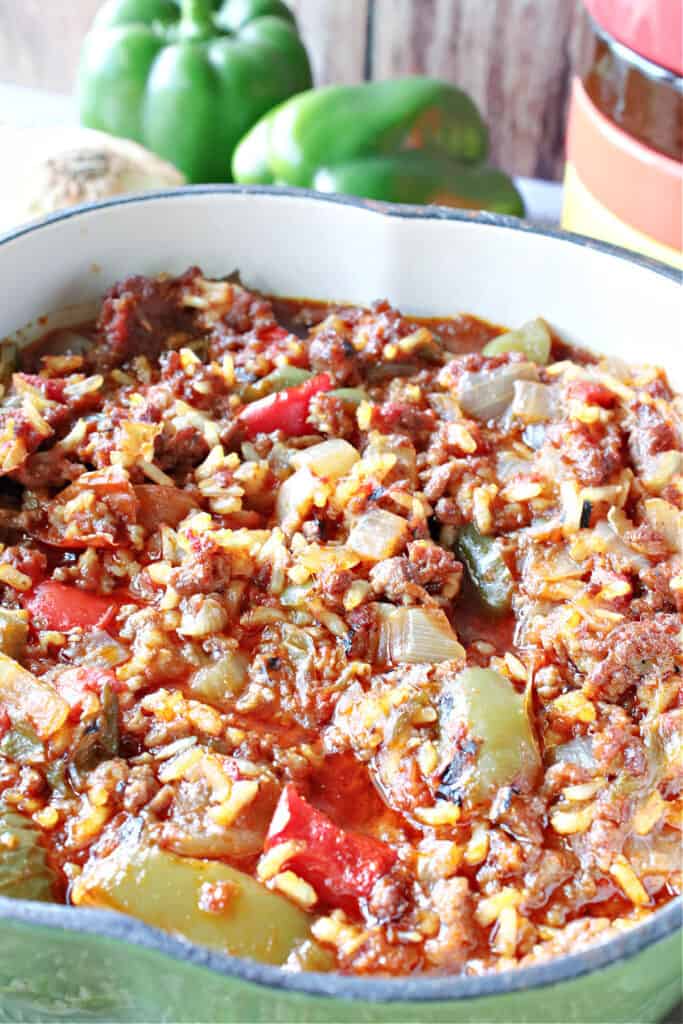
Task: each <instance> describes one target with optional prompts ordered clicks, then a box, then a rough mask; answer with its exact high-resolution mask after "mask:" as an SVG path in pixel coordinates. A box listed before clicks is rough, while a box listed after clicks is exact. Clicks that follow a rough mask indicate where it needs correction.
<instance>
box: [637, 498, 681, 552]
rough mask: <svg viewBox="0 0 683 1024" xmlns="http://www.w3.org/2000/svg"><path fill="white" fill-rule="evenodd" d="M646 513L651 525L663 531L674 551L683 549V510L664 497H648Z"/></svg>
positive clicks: (659, 531)
mask: <svg viewBox="0 0 683 1024" xmlns="http://www.w3.org/2000/svg"><path fill="white" fill-rule="evenodd" d="M645 515H646V516H647V519H648V522H649V523H650V525H651V526H652V527H653V529H655V530H656V531H657V533H661V535H662V537H664V538H665V539H666V542H667V544H668V545H669V547H670V548H671V550H672V551H681V550H682V549H683V512H681V511H680V510H679V509H677V508H676V506H675V505H672V504H671V503H670V502H668V501H664V500H663V499H662V498H648V499H647V501H646V502H645Z"/></svg>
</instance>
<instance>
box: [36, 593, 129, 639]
mask: <svg viewBox="0 0 683 1024" xmlns="http://www.w3.org/2000/svg"><path fill="white" fill-rule="evenodd" d="M120 602H121V598H120V597H116V596H114V595H113V594H112V595H109V596H107V597H100V595H99V594H90V593H89V592H88V591H87V590H81V589H80V588H79V587H70V586H69V585H68V584H66V583H57V582H56V581H54V580H47V581H46V582H45V583H40V584H39V585H38V586H37V587H36V588H35V590H33V591H31V593H30V594H29V595H28V596H27V598H26V599H25V601H24V604H25V607H26V608H27V609H28V612H29V614H30V615H31V620H32V622H34V623H35V625H36V626H37V627H38V629H54V630H57V631H58V632H60V633H63V632H67V631H68V630H70V629H75V628H76V627H77V626H80V627H81V629H95V627H96V626H101V625H103V624H104V622H105V621H106V619H107V618H108V617H110V616H113V614H114V613H115V611H116V609H117V608H118V606H119V604H120Z"/></svg>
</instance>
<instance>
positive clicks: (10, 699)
mask: <svg viewBox="0 0 683 1024" xmlns="http://www.w3.org/2000/svg"><path fill="white" fill-rule="evenodd" d="M0 704H2V705H4V706H5V708H7V710H8V711H9V713H10V715H11V716H12V717H13V718H19V719H28V720H29V722H31V724H32V725H33V727H34V729H35V730H36V732H37V733H38V735H39V736H40V738H41V739H42V740H44V739H48V738H49V737H50V736H52V735H53V734H54V733H55V732H57V730H58V729H60V728H61V727H62V725H64V722H65V721H66V719H67V716H68V714H69V710H70V708H69V705H68V704H67V702H66V701H65V700H62V698H61V697H60V696H59V694H58V693H57V692H56V691H55V690H53V689H52V687H51V686H48V685H47V684H46V683H41V681H40V680H39V679H37V678H36V677H35V676H34V675H33V673H32V672H28V671H27V670H26V669H25V668H22V667H21V665H19V664H18V662H16V661H14V660H13V659H12V658H8V657H7V655H5V654H0Z"/></svg>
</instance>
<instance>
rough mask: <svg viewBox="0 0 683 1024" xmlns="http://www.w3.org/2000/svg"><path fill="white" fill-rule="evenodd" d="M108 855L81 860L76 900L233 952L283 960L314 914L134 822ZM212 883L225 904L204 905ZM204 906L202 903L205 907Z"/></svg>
mask: <svg viewBox="0 0 683 1024" xmlns="http://www.w3.org/2000/svg"><path fill="white" fill-rule="evenodd" d="M132 824H133V825H134V826H136V828H133V829H131V832H130V834H129V835H128V836H127V837H122V841H121V842H120V844H119V845H118V846H117V847H116V849H115V850H114V851H113V853H110V854H109V856H107V857H104V858H101V859H98V858H96V857H94V858H91V860H90V861H89V862H88V864H86V866H85V869H84V871H83V874H82V875H81V876H80V878H79V879H78V881H77V883H76V885H75V886H74V888H73V890H72V900H73V902H74V903H76V904H78V905H80V906H89V907H101V908H103V909H109V910H118V911H121V912H122V913H124V914H131V915H133V916H134V917H137V918H140V920H142V921H144V922H145V923H146V924H150V925H153V926H154V927H155V928H161V929H162V930H163V931H167V932H172V933H175V934H177V935H182V936H184V938H186V939H189V940H190V941H191V942H197V943H199V944H200V945H203V946H210V947H211V948H212V949H219V950H222V951H223V952H224V953H231V954H233V955H234V956H249V957H252V958H253V959H255V960H260V961H262V962H263V963H270V964H282V963H284V962H285V961H286V960H287V958H288V956H289V955H290V953H292V952H293V951H294V950H295V949H297V948H298V947H299V946H300V944H301V943H302V942H304V941H306V940H307V939H310V924H311V920H312V918H311V917H310V915H309V914H306V913H304V911H302V910H300V909H299V908H298V907H296V906H295V905H294V904H293V903H290V901H289V900H287V899H286V898H285V897H284V896H280V895H278V894H277V893H274V892H270V890H268V889H266V887H265V886H263V885H261V884H260V882H257V881H255V879H253V878H251V877H250V876H249V875H246V874H244V872H242V871H237V870H236V869H235V868H232V867H230V866H229V865H227V864H223V863H222V862H221V861H217V860H199V859H197V858H194V857H179V856H177V855H176V854H174V853H169V852H168V851H166V850H162V849H161V848H160V847H158V846H154V845H152V844H151V843H150V842H149V841H148V840H147V838H146V837H145V836H144V834H142V833H141V829H140V828H139V827H137V826H138V823H137V822H135V823H132ZM211 887H214V891H218V892H220V890H221V889H222V891H223V893H224V896H225V907H224V909H216V911H215V912H211V910H210V909H207V903H208V901H207V896H209V893H210V890H211ZM203 908H205V909H203Z"/></svg>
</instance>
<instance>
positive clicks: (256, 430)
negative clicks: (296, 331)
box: [239, 373, 332, 440]
mask: <svg viewBox="0 0 683 1024" xmlns="http://www.w3.org/2000/svg"><path fill="white" fill-rule="evenodd" d="M331 389H332V380H331V378H330V376H329V374H327V373H319V374H317V376H315V377H310V378H309V379H308V380H305V381H304V382H303V384H297V386H296V387H293V388H286V389H285V390H284V391H278V392H277V393H276V394H274V395H267V396H266V398H260V399H259V400H258V401H257V402H252V403H251V404H250V405H247V406H245V408H244V409H242V412H241V413H240V414H239V422H240V423H241V424H242V428H243V430H244V432H245V434H246V435H247V437H248V438H249V439H250V440H252V439H253V438H255V437H256V435H257V434H270V433H272V432H273V431H274V430H282V431H283V433H285V434H287V436H288V437H301V436H302V435H303V434H308V433H310V427H309V426H308V423H307V420H308V410H309V406H310V404H311V399H312V398H313V396H314V395H317V394H319V393H320V392H321V391H330V390H331Z"/></svg>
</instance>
